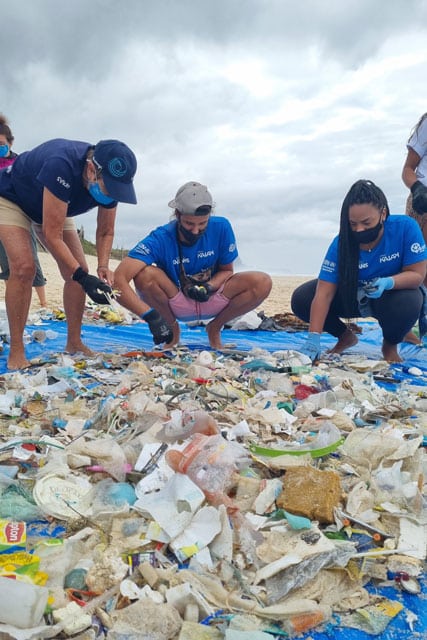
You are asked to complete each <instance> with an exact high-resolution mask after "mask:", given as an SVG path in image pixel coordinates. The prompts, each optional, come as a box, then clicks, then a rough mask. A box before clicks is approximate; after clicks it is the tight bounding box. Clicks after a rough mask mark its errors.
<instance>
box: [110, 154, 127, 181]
mask: <svg viewBox="0 0 427 640" xmlns="http://www.w3.org/2000/svg"><path fill="white" fill-rule="evenodd" d="M127 170H128V167H127V164H126V161H125V160H124V158H111V160H110V161H109V162H108V171H109V172H110V174H111V175H112V176H114V178H123V176H125V175H126V173H127Z"/></svg>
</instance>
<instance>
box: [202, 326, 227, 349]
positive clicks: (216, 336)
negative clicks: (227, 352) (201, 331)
mask: <svg viewBox="0 0 427 640" xmlns="http://www.w3.org/2000/svg"><path fill="white" fill-rule="evenodd" d="M206 333H207V334H208V338H209V344H210V345H211V347H212V349H222V347H223V345H222V342H221V331H220V330H218V329H216V328H215V326H212V322H209V324H208V325H207V326H206Z"/></svg>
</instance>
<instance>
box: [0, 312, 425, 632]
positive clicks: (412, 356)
mask: <svg viewBox="0 0 427 640" xmlns="http://www.w3.org/2000/svg"><path fill="white" fill-rule="evenodd" d="M360 326H362V327H363V332H362V334H361V335H360V336H359V343H358V344H357V345H356V346H355V347H352V349H350V350H349V351H348V352H347V353H349V354H352V353H353V354H360V355H361V356H365V357H368V358H373V359H378V360H380V359H382V355H381V341H382V336H381V331H380V329H379V327H378V324H377V323H375V322H371V323H370V322H364V323H362V324H361V325H360ZM39 329H45V330H48V329H49V330H51V331H54V332H56V334H57V336H56V337H55V338H53V339H48V340H46V341H45V342H44V343H37V342H31V343H30V344H28V345H27V347H26V349H27V355H28V357H29V358H41V359H43V360H48V359H49V357H50V356H52V357H55V356H56V355H57V354H58V353H62V352H63V350H64V347H65V343H66V323H65V322H60V321H53V320H49V321H45V322H43V323H42V324H37V325H29V326H27V327H26V332H27V333H28V334H29V335H30V336H31V335H32V332H33V331H35V330H39ZM306 335H307V334H306V332H288V331H277V332H276V331H232V330H228V329H226V330H224V331H223V334H222V339H223V342H224V344H225V345H232V347H233V348H235V349H238V350H241V351H250V350H251V349H253V348H255V347H259V348H262V349H265V350H266V351H269V352H274V351H283V350H288V349H292V350H298V347H300V346H301V345H302V344H303V343H304V340H305V338H306ZM82 336H83V341H84V342H85V343H86V344H87V345H88V346H89V347H90V348H91V349H93V350H94V351H99V352H103V353H109V352H111V353H126V352H128V351H135V350H136V351H140V350H143V351H152V350H153V341H152V337H151V334H150V332H149V331H148V328H147V325H146V324H142V323H141V324H139V323H138V324H135V325H131V326H122V325H96V324H89V325H84V327H83V331H82ZM181 342H182V344H184V345H186V346H187V347H188V348H190V349H199V350H200V349H207V350H209V342H208V339H207V335H206V331H205V329H204V327H196V328H189V327H188V326H187V325H184V324H183V325H182V326H181ZM334 342H335V339H334V338H332V337H331V336H327V335H326V334H323V335H322V349H328V348H330V347H331V346H333V344H334ZM7 353H8V346H6V347H5V349H4V352H3V354H2V355H1V356H0V373H5V372H6V358H7ZM400 354H401V356H402V357H403V359H404V363H403V365H393V367H392V371H393V373H394V375H395V377H396V379H397V380H399V379H402V378H404V377H409V378H410V377H411V374H410V373H408V368H410V367H413V366H416V367H418V368H420V369H421V370H422V372H423V376H421V377H417V378H414V379H415V380H416V381H417V383H419V384H423V383H424V384H427V349H426V348H424V347H418V346H415V345H412V344H403V345H401V347H400ZM421 586H422V594H421V595H418V596H417V595H411V594H408V593H405V592H403V591H401V590H400V588H399V587H396V588H394V587H387V588H381V589H379V590H376V591H375V592H376V593H378V595H383V596H385V597H388V598H390V599H391V600H399V601H400V602H402V603H403V605H404V609H403V610H402V611H401V612H400V613H399V614H398V616H397V617H396V618H395V619H393V620H392V622H390V624H389V626H388V627H387V629H386V630H385V631H384V632H383V633H382V634H380V635H377V636H375V637H376V638H378V639H379V640H413V639H414V638H420V639H421V638H422V639H427V607H426V606H425V604H424V601H425V597H426V594H427V579H426V576H425V575H424V576H423V577H422V579H421ZM370 590H371V591H372V589H370ZM408 611H411V612H413V613H415V614H416V615H417V616H418V621H417V622H415V623H414V631H411V630H410V627H409V625H408V623H407V621H406V615H407V613H408ZM303 637H304V638H306V639H308V638H312V639H313V640H331V639H332V638H335V639H337V640H362V639H363V638H367V637H369V636H367V635H366V634H365V632H361V631H358V630H356V629H348V628H341V627H339V621H337V625H335V624H329V625H328V627H327V629H326V631H324V632H318V631H311V632H308V633H307V634H305V635H304V636H303Z"/></svg>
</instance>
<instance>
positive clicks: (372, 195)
mask: <svg viewBox="0 0 427 640" xmlns="http://www.w3.org/2000/svg"><path fill="white" fill-rule="evenodd" d="M354 204H371V205H373V206H374V207H375V208H376V209H378V210H379V211H385V217H386V218H388V216H389V215H390V209H389V206H388V202H387V199H386V197H385V195H384V193H383V192H382V191H381V189H380V188H379V187H377V185H376V184H374V183H373V182H371V181H370V180H358V181H357V182H355V183H354V184H353V186H352V187H351V188H350V191H349V192H348V193H347V195H346V197H345V198H344V201H343V203H342V207H341V218H340V231H339V236H338V295H339V296H340V297H341V302H342V305H343V308H344V310H345V317H347V318H350V317H351V316H352V315H353V309H354V301H355V300H356V297H357V285H358V279H359V252H360V247H359V243H358V242H357V241H356V240H355V238H354V236H353V233H352V230H351V227H350V220H349V210H350V207H351V206H353V205H354Z"/></svg>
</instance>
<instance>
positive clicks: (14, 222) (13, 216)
mask: <svg viewBox="0 0 427 640" xmlns="http://www.w3.org/2000/svg"><path fill="white" fill-rule="evenodd" d="M0 225H7V226H10V227H21V228H22V229H26V230H27V231H30V230H31V227H34V230H35V231H36V233H41V231H42V225H41V224H38V223H37V222H34V221H33V220H31V218H29V217H28V216H27V215H26V214H25V213H24V212H23V211H22V209H21V208H20V207H19V206H18V205H17V204H15V203H14V202H11V201H10V200H6V198H2V197H1V196H0ZM75 228H76V225H75V222H74V219H73V218H65V221H64V227H63V229H64V231H72V230H73V229H75Z"/></svg>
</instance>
